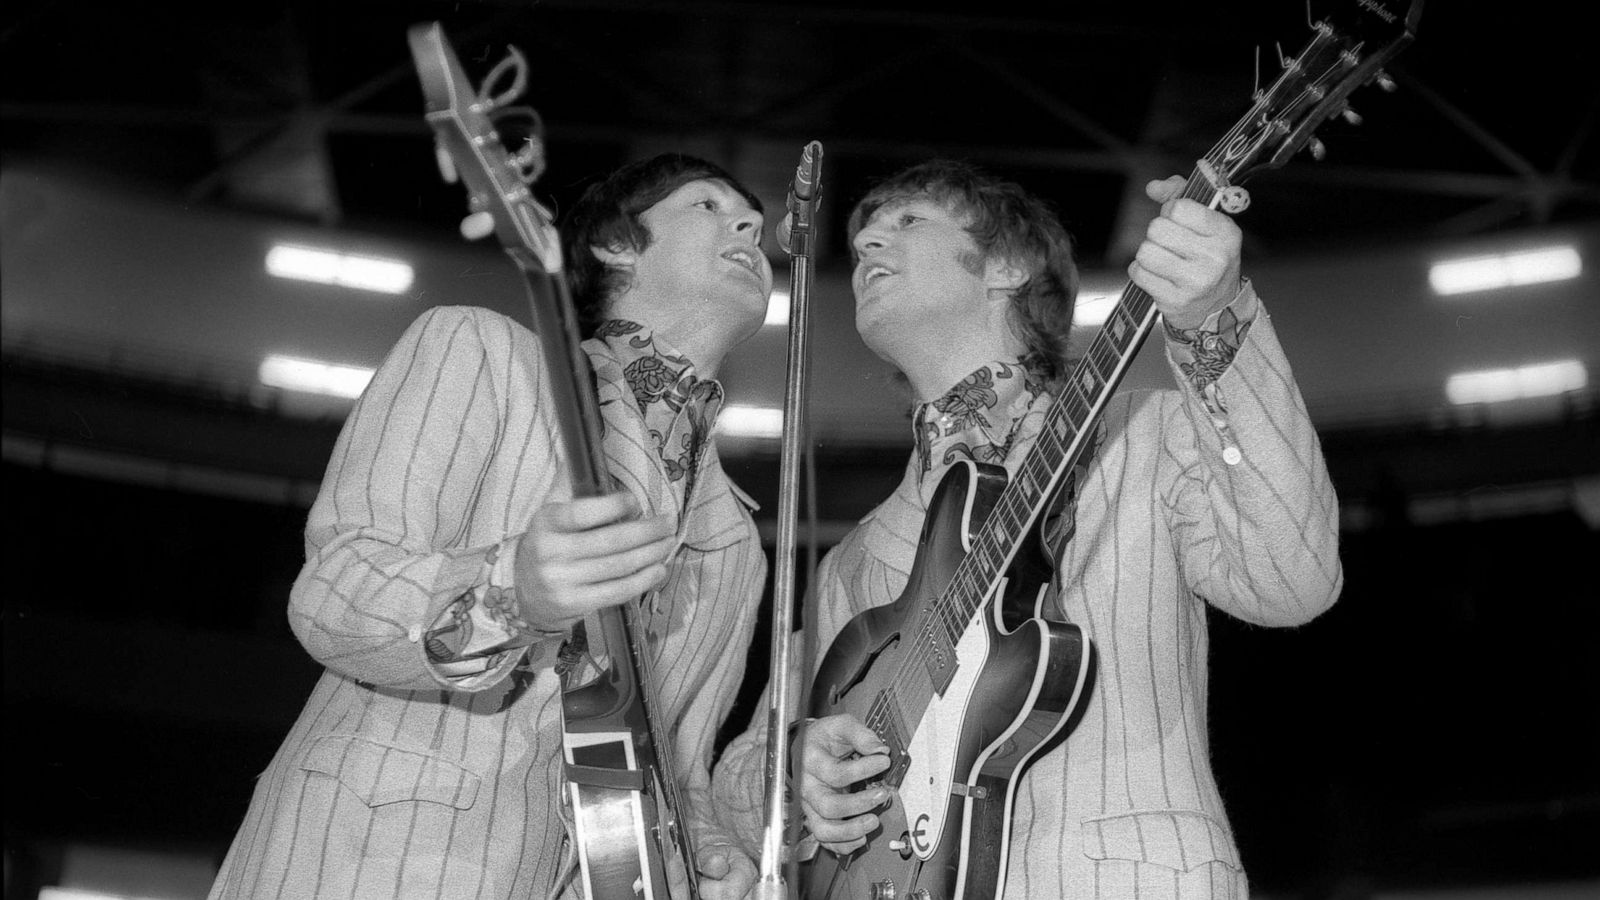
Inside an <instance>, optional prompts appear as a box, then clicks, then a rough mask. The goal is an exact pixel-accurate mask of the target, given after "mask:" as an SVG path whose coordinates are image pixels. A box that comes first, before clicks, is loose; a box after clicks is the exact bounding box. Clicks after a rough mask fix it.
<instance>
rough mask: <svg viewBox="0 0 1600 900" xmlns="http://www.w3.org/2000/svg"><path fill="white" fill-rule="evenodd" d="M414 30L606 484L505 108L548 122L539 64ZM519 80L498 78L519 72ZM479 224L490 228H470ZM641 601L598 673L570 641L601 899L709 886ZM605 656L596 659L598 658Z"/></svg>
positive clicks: (584, 458)
mask: <svg viewBox="0 0 1600 900" xmlns="http://www.w3.org/2000/svg"><path fill="white" fill-rule="evenodd" d="M408 38H409V40H410V44H411V52H412V57H413V59H414V60H415V62H416V66H417V73H418V76H419V78H420V80H421V82H422V87H423V95H424V98H425V100H426V104H427V115H426V118H427V121H428V123H429V124H430V125H432V126H433V129H434V134H435V138H436V141H437V145H438V149H439V163H440V169H441V171H442V172H443V173H444V175H445V178H446V180H447V181H456V180H458V179H459V180H461V181H463V182H464V183H465V185H466V188H467V192H468V195H469V200H470V205H469V208H470V209H471V210H472V215H471V216H469V217H468V219H467V221H466V222H465V223H463V231H464V232H470V231H471V230H473V228H474V226H476V227H477V229H478V230H481V231H482V233H483V234H487V232H488V230H489V228H490V227H491V226H492V229H493V231H494V233H495V235H496V236H497V238H498V239H499V241H500V244H501V246H502V247H503V248H504V250H505V251H506V253H507V255H509V256H510V257H511V259H512V261H513V262H515V263H516V265H517V268H518V269H519V270H520V271H521V272H522V274H523V277H524V281H525V284H526V287H527V289H528V294H529V301H530V302H529V305H530V306H531V308H532V314H533V315H532V325H531V327H532V330H533V332H534V333H535V334H536V335H538V336H539V340H540V343H541V344H542V345H543V347H544V349H545V354H544V355H545V359H546V363H547V365H546V370H547V372H546V374H547V376H548V378H549V380H550V384H551V394H552V396H553V400H554V404H555V409H554V419H555V421H556V424H557V426H558V428H557V430H558V433H559V435H560V439H561V441H562V444H563V447H564V448H565V450H566V457H567V459H568V460H569V462H570V465H571V469H572V473H573V479H572V480H573V485H572V486H573V493H574V494H575V495H577V496H580V497H584V496H595V495H598V494H600V493H602V492H603V491H604V490H605V489H606V486H607V484H608V476H607V468H606V460H605V455H604V451H603V449H602V447H601V443H600V434H601V427H600V412H599V401H598V399H597V398H596V396H595V393H594V387H593V380H592V378H591V376H590V369H589V361H588V358H587V356H586V355H585V354H584V351H583V349H582V347H581V346H580V345H579V339H578V331H577V316H576V313H575V312H574V309H573V305H572V298H571V295H570V293H569V292H568V288H567V283H566V279H565V276H564V274H563V272H562V262H561V250H560V242H559V238H558V236H557V234H556V230H555V228H554V226H553V224H552V222H551V216H550V214H549V212H548V211H547V210H546V209H545V208H544V207H543V206H542V205H540V204H539V203H538V202H537V201H535V200H534V198H533V196H532V193H531V190H530V187H531V185H532V184H533V182H534V181H535V180H536V179H537V178H538V177H539V175H540V174H541V173H542V171H543V169H544V149H543V145H542V143H541V142H540V139H539V137H538V135H537V133H536V130H535V133H534V134H533V135H532V136H530V137H529V139H528V140H527V142H526V143H525V144H524V145H523V146H522V147H521V148H520V149H518V150H517V151H515V152H513V151H510V150H508V149H507V148H506V146H505V145H504V143H503V142H502V140H501V138H500V135H499V132H498V130H497V128H496V124H497V120H499V119H502V118H506V117H517V118H520V119H522V120H523V121H525V122H532V123H534V124H535V125H537V121H538V120H537V116H536V115H534V113H533V111H532V110H531V109H528V108H527V107H511V106H508V105H507V104H508V103H509V102H510V101H511V100H512V99H514V98H515V97H516V96H518V95H520V94H521V93H522V90H523V85H524V83H525V81H526V72H527V67H526V63H525V61H524V60H523V58H522V56H521V55H520V54H519V53H518V52H517V51H516V49H515V48H512V50H511V55H510V56H509V57H508V58H507V59H506V60H504V61H503V62H502V63H501V64H500V65H499V66H497V67H496V68H495V69H494V70H492V71H491V72H490V73H489V75H488V76H487V77H485V79H484V86H483V89H482V90H481V91H477V90H473V88H472V85H471V83H470V81H469V80H468V78H467V75H466V73H465V71H464V69H463V68H462V66H461V63H460V61H459V60H458V59H457V58H456V54H455V52H454V51H453V50H452V49H451V47H450V44H449V42H448V41H447V40H446V39H445V36H444V33H443V31H442V29H441V28H440V26H439V25H438V23H429V24H423V25H417V26H414V27H412V28H411V29H410V32H409V34H408ZM508 76H509V77H510V78H511V79H512V83H511V84H510V85H508V86H507V87H506V88H505V90H503V91H501V92H500V93H498V94H495V93H494V91H495V90H496V88H497V87H498V86H499V85H500V83H501V82H502V81H504V80H505V79H506V77H508ZM469 236H481V235H475V234H470V233H469ZM638 615H639V609H638V604H635V603H625V604H622V605H621V606H615V607H608V608H606V609H604V610H601V611H599V612H597V613H596V614H595V616H594V619H595V621H596V622H597V624H598V628H597V630H598V631H599V635H598V636H597V637H598V639H597V640H596V641H595V643H596V644H599V645H602V646H604V647H605V648H606V649H607V650H608V651H609V657H610V660H609V663H608V664H606V665H604V666H601V667H599V675H598V677H594V678H590V679H587V680H585V681H584V682H583V683H581V684H580V683H576V680H575V679H576V673H577V671H578V667H576V666H573V665H572V664H571V661H572V660H575V659H581V658H583V657H585V656H588V649H589V640H590V636H589V635H588V632H587V629H586V628H585V626H584V625H583V623H579V624H578V625H577V626H575V627H574V629H573V632H572V634H571V635H570V636H569V637H568V639H567V642H566V644H565V646H564V647H563V649H562V653H561V656H562V659H563V661H564V665H563V666H561V667H558V671H561V672H562V673H563V674H562V683H561V710H562V743H563V747H562V752H563V759H564V763H565V778H566V782H567V785H566V787H567V794H566V799H567V800H568V802H570V804H571V807H572V820H573V821H572V831H573V837H574V839H575V842H576V845H577V851H578V860H579V866H580V872H581V878H582V879H583V895H584V896H585V897H586V898H589V900H635V898H643V900H671V893H670V888H669V873H670V874H671V875H673V876H674V877H675V878H678V879H682V881H683V883H684V884H685V886H686V888H685V889H686V890H687V891H688V893H689V895H690V897H695V896H698V885H697V884H696V881H695V869H694V865H693V859H694V857H693V854H692V852H691V850H690V846H689V839H688V834H687V831H686V829H684V828H683V827H681V825H680V822H679V819H678V815H677V810H679V809H680V808H681V803H680V802H679V800H678V791H677V780H676V777H675V772H676V770H675V769H674V768H673V766H672V764H671V759H670V745H669V744H668V743H667V741H666V740H665V739H664V735H663V734H662V733H661V729H659V728H658V724H657V722H656V721H655V719H654V718H652V715H651V709H652V708H653V706H654V704H653V696H652V692H653V690H654V680H653V679H652V678H651V675H650V669H651V657H650V655H649V650H648V648H646V647H645V646H644V645H643V644H642V642H641V640H640V638H642V636H643V635H644V628H643V626H642V624H641V623H640V622H639V621H637V619H638ZM591 661H592V660H591Z"/></svg>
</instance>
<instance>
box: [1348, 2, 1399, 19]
mask: <svg viewBox="0 0 1600 900" xmlns="http://www.w3.org/2000/svg"><path fill="white" fill-rule="evenodd" d="M1356 5H1357V6H1360V7H1361V8H1362V9H1365V10H1367V11H1368V12H1370V13H1372V14H1373V15H1375V16H1377V17H1378V18H1380V19H1382V20H1383V21H1384V22H1386V23H1388V24H1390V25H1393V24H1394V21H1395V19H1396V18H1397V17H1396V16H1395V14H1394V13H1392V12H1389V11H1388V10H1387V9H1384V8H1383V4H1382V3H1379V2H1378V0H1358V2H1357V4H1356Z"/></svg>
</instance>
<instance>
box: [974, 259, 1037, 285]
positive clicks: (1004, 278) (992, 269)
mask: <svg viewBox="0 0 1600 900" xmlns="http://www.w3.org/2000/svg"><path fill="white" fill-rule="evenodd" d="M1027 283H1028V272H1027V270H1026V269H1024V268H1023V267H1021V266H1019V265H1017V264H1015V263H1013V262H1011V261H1010V260H1004V259H996V258H993V257H991V258H989V259H988V260H985V261H984V264H983V285H984V287H986V288H988V289H989V290H1002V291H1014V290H1016V289H1017V288H1019V287H1022V286H1023V285H1024V284H1027Z"/></svg>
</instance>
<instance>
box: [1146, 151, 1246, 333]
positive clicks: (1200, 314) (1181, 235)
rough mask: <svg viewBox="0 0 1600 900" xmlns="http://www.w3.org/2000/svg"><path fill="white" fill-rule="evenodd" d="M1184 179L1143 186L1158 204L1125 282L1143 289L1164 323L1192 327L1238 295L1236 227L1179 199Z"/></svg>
mask: <svg viewBox="0 0 1600 900" xmlns="http://www.w3.org/2000/svg"><path fill="white" fill-rule="evenodd" d="M1187 186H1188V180H1187V179H1185V178H1183V177H1181V176H1177V175H1174V176H1172V177H1170V178H1166V179H1162V180H1160V181H1152V182H1150V183H1149V184H1147V185H1145V194H1146V195H1147V196H1148V197H1149V198H1150V199H1151V200H1154V201H1156V202H1157V203H1160V204H1161V213H1160V215H1158V216H1156V217H1155V218H1154V219H1152V220H1150V225H1149V226H1148V227H1147V228H1146V229H1145V239H1144V241H1143V242H1142V243H1141V244H1140V245H1139V250H1138V252H1137V253H1136V254H1135V255H1134V260H1133V262H1132V263H1130V264H1129V265H1128V278H1129V279H1130V280H1132V281H1133V283H1134V284H1136V285H1138V286H1139V287H1141V288H1143V289H1144V290H1145V292H1146V293H1148V294H1149V295H1150V297H1151V299H1153V300H1154V301H1155V304H1156V307H1157V308H1158V309H1160V310H1161V315H1162V318H1164V319H1165V320H1166V323H1167V324H1168V325H1169V326H1171V327H1173V328H1175V329H1177V330H1179V331H1187V330H1188V329H1191V328H1197V327H1199V326H1200V324H1201V323H1203V322H1204V321H1205V320H1206V318H1207V317H1208V316H1210V315H1211V314H1212V313H1214V312H1216V311H1217V310H1219V309H1221V308H1223V307H1224V306H1227V305H1228V303H1229V302H1230V301H1232V300H1233V298H1234V297H1235V296H1237V295H1238V293H1239V287H1240V281H1239V249H1240V245H1241V243H1242V236H1241V234H1240V231H1239V226H1238V225H1236V224H1234V221H1233V219H1232V218H1230V217H1229V216H1228V215H1227V214H1226V213H1223V212H1219V211H1218V210H1215V209H1210V208H1209V207H1206V206H1205V205H1203V204H1201V203H1198V202H1196V201H1194V200H1190V199H1188V198H1185V197H1184V196H1183V192H1184V189H1185V188H1186V187H1187Z"/></svg>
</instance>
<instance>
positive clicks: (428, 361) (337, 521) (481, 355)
mask: <svg viewBox="0 0 1600 900" xmlns="http://www.w3.org/2000/svg"><path fill="white" fill-rule="evenodd" d="M530 361H531V364H530ZM537 362H538V355H537V345H536V342H534V341H533V339H532V336H531V335H528V334H526V333H525V332H522V331H521V330H520V329H518V328H516V327H515V326H514V323H512V322H511V321H510V320H509V319H506V318H504V317H501V316H497V315H494V314H491V313H488V312H487V311H485V310H477V309H471V308H467V307H441V308H438V309H434V310H430V311H429V312H427V313H425V314H423V315H422V316H421V317H419V318H418V319H417V321H416V322H414V323H413V324H412V326H411V327H410V328H408V329H407V331H406V333H405V334H404V336H403V337H402V338H401V339H400V341H399V342H398V343H397V344H396V345H395V347H394V349H393V350H391V351H390V353H389V356H388V357H387V358H386V359H385V361H384V362H383V364H382V366H381V367H380V368H379V369H378V371H377V373H376V374H375V375H374V377H373V379H372V382H371V383H370V384H369V385H368V387H367V389H366V391H365V393H364V394H363V395H362V397H361V399H360V401H359V402H358V403H357V404H356V406H355V408H354V409H353V410H352V411H351V414H350V416H349V418H348V419H347V420H346V422H345V426H344V429H343V430H342V431H341V433H340V436H339V439H338V442H337V443H336V444H335V446H334V451H333V456H332V459H331V460H330V462H329V465H328V471H327V474H326V476H325V477H324V479H323V483H322V488H321V490H320V492H319V494H318V496H317V500H316V503H315V504H314V505H313V507H312V510H311V515H310V518H309V520H308V522H307V526H306V563H305V566H304V568H303V569H302V570H301V573H300V576H299V577H298V579H297V580H296V582H295V585H294V589H293V591H292V592H291V595H290V604H289V621H290V625H291V627H292V628H293V630H294V632H295V635H296V636H297V637H298V638H299V639H300V641H301V643H302V644H303V645H304V646H305V648H306V650H307V651H309V652H310V653H311V655H312V656H313V657H315V658H316V659H317V660H318V662H320V663H322V664H323V665H325V666H327V667H328V668H329V669H332V670H334V671H336V672H339V673H341V674H343V675H346V676H348V677H350V678H354V679H357V680H359V681H363V682H366V683H369V684H373V685H381V686H387V687H399V688H406V689H438V688H440V687H445V688H448V689H452V690H481V689H485V688H488V687H490V686H492V685H494V684H495V683H497V682H498V681H500V680H501V679H502V678H503V677H504V676H505V675H506V674H507V673H508V672H509V671H510V669H511V667H512V666H513V665H514V664H515V663H516V656H517V655H518V654H515V653H507V654H505V655H504V658H503V659H499V660H496V663H495V665H494V666H493V667H491V669H490V670H489V671H488V672H486V673H484V674H482V675H478V676H474V677H471V678H467V679H451V678H448V677H446V676H444V675H443V674H441V673H440V672H438V671H437V670H435V669H434V668H433V667H432V665H431V664H430V663H429V661H428V659H427V654H426V653H425V652H424V649H423V643H422V640H421V638H422V634H423V632H424V631H426V630H427V629H428V628H429V627H430V625H431V624H432V623H434V622H435V621H436V620H437V619H438V617H439V616H440V614H441V613H442V611H443V610H444V609H445V607H446V606H447V605H448V604H449V603H450V602H451V601H453V600H454V599H456V598H458V597H460V596H462V595H463V594H466V593H468V592H472V591H482V590H484V589H486V588H487V587H489V586H490V585H491V584H493V585H494V586H496V587H509V579H508V573H509V572H510V571H511V570H512V567H511V565H510V563H511V562H512V559H511V556H512V554H513V552H514V546H515V541H514V537H512V535H515V534H516V533H518V532H520V531H521V530H522V526H523V523H506V528H505V534H506V535H507V537H505V538H503V539H502V540H500V541H499V542H498V543H493V544H489V545H488V546H471V547H469V546H460V545H459V541H460V540H461V536H462V535H463V534H464V533H465V531H466V529H467V527H468V524H469V521H470V517H471V511H472V508H473V505H474V503H475V502H476V501H477V498H478V494H479V488H480V484H481V481H482V480H483V477H484V472H485V470H486V467H487V466H488V464H489V460H490V458H491V457H492V456H493V454H494V453H495V452H496V449H497V448H498V447H499V446H500V445H501V444H506V445H509V446H522V447H525V448H527V449H526V450H525V451H524V452H527V453H543V454H546V455H549V454H551V453H552V450H551V447H552V446H553V443H552V441H551V440H550V437H549V435H548V434H547V433H546V434H539V433H531V434H530V433H529V432H538V431H539V429H540V428H541V424H540V423H541V422H542V421H543V420H542V419H541V418H540V417H538V416H536V415H533V414H532V413H527V412H524V413H521V414H518V415H512V414H511V410H512V409H513V408H514V407H524V408H529V409H531V408H532V407H534V406H536V405H537V404H530V403H528V402H526V401H527V396H526V395H525V396H524V397H523V398H522V399H521V401H520V402H519V403H517V404H512V403H511V402H510V399H511V396H512V392H513V391H530V390H532V391H538V390H542V386H541V385H540V384H538V382H537V379H538V376H539V368H538V365H537ZM534 396H537V394H534ZM543 427H545V428H546V429H547V428H548V426H543ZM508 432H516V433H508ZM554 466H555V462H554V459H552V460H551V461H550V464H549V465H544V466H541V467H539V468H541V469H542V470H545V471H549V470H552V469H553V468H554ZM547 486H548V485H528V486H526V489H528V490H540V489H542V488H547ZM518 489H519V490H522V489H524V486H521V485H519V486H518ZM508 506H510V504H508ZM523 508H531V506H524V507H523Z"/></svg>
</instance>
